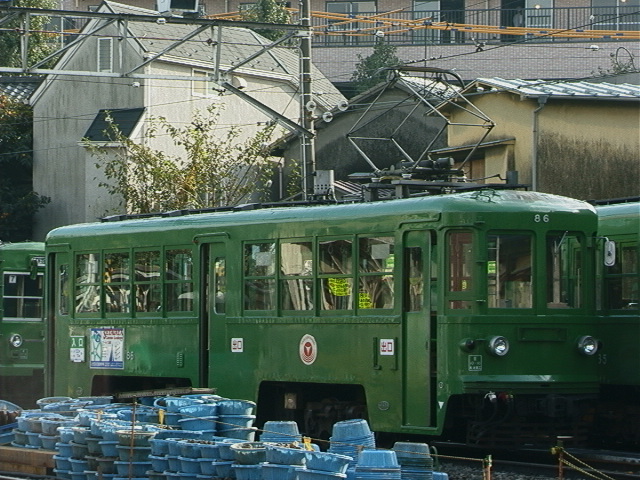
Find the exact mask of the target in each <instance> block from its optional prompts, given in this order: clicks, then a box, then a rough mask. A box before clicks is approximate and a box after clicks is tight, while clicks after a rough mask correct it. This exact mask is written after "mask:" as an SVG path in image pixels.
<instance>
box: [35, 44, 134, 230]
mask: <svg viewBox="0 0 640 480" xmlns="http://www.w3.org/2000/svg"><path fill="white" fill-rule="evenodd" d="M105 34H107V33H106V32H105ZM114 43H115V42H114ZM115 51H116V54H117V49H116V50H115ZM96 52H97V40H96V39H95V38H91V39H89V40H88V42H87V44H86V45H85V48H84V49H83V50H81V51H79V54H78V55H73V56H72V57H71V60H70V61H69V62H68V63H67V64H66V65H65V67H66V68H67V69H69V70H89V71H97V64H96V58H97V55H96ZM116 64H117V63H116ZM46 85H47V88H46V90H43V93H42V95H41V96H40V95H38V93H37V94H36V95H38V96H36V97H34V98H32V103H33V106H34V122H33V124H34V125H33V128H34V166H33V183H34V190H35V191H37V192H38V193H39V194H40V195H46V196H48V197H51V203H49V204H48V205H46V206H45V207H44V208H43V209H41V210H40V211H39V212H38V214H37V215H36V218H35V226H34V237H35V238H37V239H38V240H42V239H44V236H45V235H46V233H47V232H48V231H49V230H51V229H52V228H54V227H57V226H60V225H65V224H69V223H80V222H86V221H94V220H95V219H96V218H98V217H99V216H100V215H102V214H103V212H104V205H100V204H98V203H96V201H97V197H96V195H95V194H94V193H95V192H96V190H98V189H99V187H98V183H99V181H100V180H99V179H97V178H96V175H95V173H96V172H95V166H94V164H95V159H92V158H90V157H89V158H88V157H87V155H86V152H85V150H84V148H82V147H81V146H79V145H78V142H79V141H80V140H82V137H83V135H84V134H85V132H86V131H87V129H88V128H89V126H90V125H91V123H92V121H93V119H94V118H95V116H96V114H97V113H98V110H100V109H101V108H132V107H140V106H142V105H143V95H142V91H141V89H136V88H132V87H131V80H119V79H108V78H104V77H74V76H59V77H49V78H48V79H47V81H46Z"/></svg>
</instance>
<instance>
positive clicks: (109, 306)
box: [103, 252, 131, 313]
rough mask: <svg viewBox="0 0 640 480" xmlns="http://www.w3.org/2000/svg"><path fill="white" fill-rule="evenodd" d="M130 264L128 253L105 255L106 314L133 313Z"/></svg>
mask: <svg viewBox="0 0 640 480" xmlns="http://www.w3.org/2000/svg"><path fill="white" fill-rule="evenodd" d="M130 277H131V274H130V262H129V253H128V252H117V253H105V254H104V272H103V279H104V303H105V312H111V313H127V312H129V311H131V283H130Z"/></svg>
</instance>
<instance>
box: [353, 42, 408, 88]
mask: <svg viewBox="0 0 640 480" xmlns="http://www.w3.org/2000/svg"><path fill="white" fill-rule="evenodd" d="M401 63H402V62H401V60H400V59H399V58H398V57H397V56H396V47H395V46H393V45H390V44H389V43H386V42H385V41H384V39H383V38H381V39H378V40H377V41H376V44H375V46H374V47H373V53H372V54H371V55H369V56H368V57H363V56H362V55H360V54H358V63H357V64H356V70H355V72H353V75H352V76H351V81H352V82H354V84H355V87H356V91H357V93H362V92H364V91H365V90H368V89H369V88H371V87H373V86H375V85H377V84H378V83H380V82H383V81H384V80H385V79H386V72H385V71H382V72H380V71H379V70H380V69H381V68H384V67H393V66H396V65H400V64H401Z"/></svg>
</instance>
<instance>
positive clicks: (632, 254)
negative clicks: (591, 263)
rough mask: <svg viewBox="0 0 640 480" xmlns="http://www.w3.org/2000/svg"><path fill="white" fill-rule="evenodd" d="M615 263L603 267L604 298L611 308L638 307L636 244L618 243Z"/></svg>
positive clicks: (627, 308) (626, 308) (638, 266)
mask: <svg viewBox="0 0 640 480" xmlns="http://www.w3.org/2000/svg"><path fill="white" fill-rule="evenodd" d="M617 250H618V251H617V257H618V258H617V259H616V263H615V265H613V266H611V267H604V268H605V289H606V292H605V298H606V300H607V302H608V305H607V307H608V308H609V309H611V310H638V309H639V308H640V292H639V289H640V285H638V280H639V273H638V272H640V270H639V268H640V264H639V262H638V246H637V245H634V244H619V245H618V248H617Z"/></svg>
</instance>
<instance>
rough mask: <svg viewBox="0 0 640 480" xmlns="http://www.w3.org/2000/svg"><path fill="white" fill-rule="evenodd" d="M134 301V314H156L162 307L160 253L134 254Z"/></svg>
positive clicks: (151, 251) (154, 251) (156, 251)
mask: <svg viewBox="0 0 640 480" xmlns="http://www.w3.org/2000/svg"><path fill="white" fill-rule="evenodd" d="M134 258H135V264H134V269H133V273H134V300H135V310H136V312H158V311H160V310H161V306H162V283H161V280H162V279H161V275H160V273H161V268H160V252H159V251H158V250H149V251H144V252H135V253H134Z"/></svg>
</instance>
